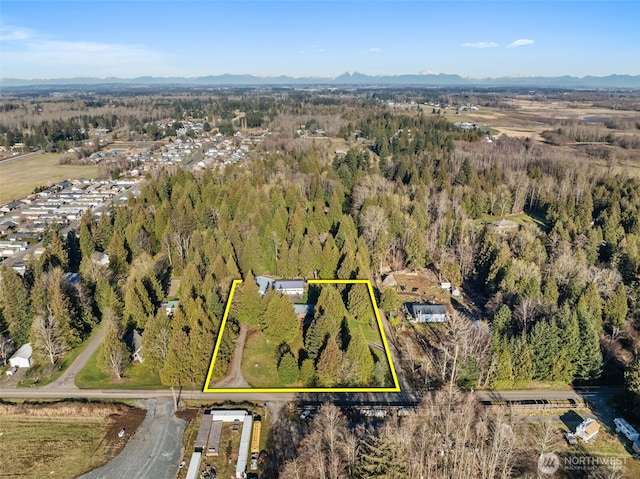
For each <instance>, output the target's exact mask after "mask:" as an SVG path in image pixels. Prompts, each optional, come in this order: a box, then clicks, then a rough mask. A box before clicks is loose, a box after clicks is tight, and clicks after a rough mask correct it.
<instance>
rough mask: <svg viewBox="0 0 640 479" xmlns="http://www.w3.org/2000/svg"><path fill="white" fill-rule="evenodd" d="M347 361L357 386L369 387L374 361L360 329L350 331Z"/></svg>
mask: <svg viewBox="0 0 640 479" xmlns="http://www.w3.org/2000/svg"><path fill="white" fill-rule="evenodd" d="M346 356H347V360H348V361H349V364H350V365H351V367H352V368H353V369H352V372H353V376H354V379H355V382H356V384H357V385H363V386H366V385H370V384H371V381H372V379H373V367H374V361H373V356H372V355H371V350H370V349H369V346H368V345H367V340H366V339H365V337H364V333H363V332H362V328H355V331H351V340H350V341H349V346H348V347H347V355H346Z"/></svg>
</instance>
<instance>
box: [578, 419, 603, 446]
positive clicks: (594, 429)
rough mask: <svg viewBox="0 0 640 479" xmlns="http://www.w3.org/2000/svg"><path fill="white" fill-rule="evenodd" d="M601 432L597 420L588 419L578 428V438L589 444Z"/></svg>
mask: <svg viewBox="0 0 640 479" xmlns="http://www.w3.org/2000/svg"><path fill="white" fill-rule="evenodd" d="M598 432H600V424H598V423H597V421H596V420H595V419H592V418H587V419H585V420H584V421H582V422H581V423H580V424H579V425H578V427H576V436H577V437H579V438H580V439H582V440H583V441H584V442H588V441H590V440H591V439H593V438H594V437H596V435H597V434H598Z"/></svg>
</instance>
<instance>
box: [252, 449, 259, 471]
mask: <svg viewBox="0 0 640 479" xmlns="http://www.w3.org/2000/svg"><path fill="white" fill-rule="evenodd" d="M256 469H258V453H257V452H254V453H253V454H251V470H252V471H255V470H256Z"/></svg>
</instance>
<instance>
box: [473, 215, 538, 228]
mask: <svg viewBox="0 0 640 479" xmlns="http://www.w3.org/2000/svg"><path fill="white" fill-rule="evenodd" d="M501 219H502V217H500V216H491V215H483V216H481V217H480V218H478V219H477V220H476V221H477V222H478V223H480V224H487V223H495V222H496V221H500V220H501ZM504 219H506V220H510V221H513V222H514V223H518V224H519V225H521V226H524V225H525V224H527V223H533V224H535V225H537V226H539V227H540V228H543V229H546V228H547V224H546V222H545V219H544V217H543V216H541V215H535V214H531V213H518V214H515V215H506V216H505V217H504Z"/></svg>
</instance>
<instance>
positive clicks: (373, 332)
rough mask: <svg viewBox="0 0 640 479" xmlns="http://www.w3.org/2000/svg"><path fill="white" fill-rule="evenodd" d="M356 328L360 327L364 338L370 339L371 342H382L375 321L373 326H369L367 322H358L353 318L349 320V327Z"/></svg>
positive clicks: (353, 329)
mask: <svg viewBox="0 0 640 479" xmlns="http://www.w3.org/2000/svg"><path fill="white" fill-rule="evenodd" d="M356 328H360V329H362V331H363V332H364V339H366V340H367V341H371V342H372V343H378V344H382V338H381V337H380V331H379V330H378V324H377V322H376V323H375V327H374V328H371V326H369V325H368V324H364V323H360V322H358V321H355V320H353V319H350V320H349V329H350V330H352V331H355V329H356Z"/></svg>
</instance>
